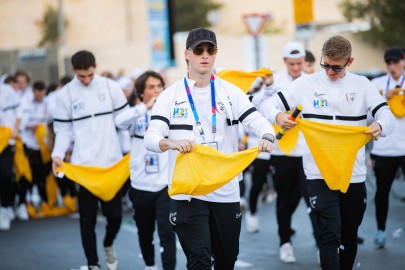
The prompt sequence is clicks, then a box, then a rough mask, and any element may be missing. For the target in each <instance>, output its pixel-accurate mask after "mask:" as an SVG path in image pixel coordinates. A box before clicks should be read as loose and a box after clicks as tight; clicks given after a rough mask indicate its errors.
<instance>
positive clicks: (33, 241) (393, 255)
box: [0, 178, 405, 270]
mask: <svg viewBox="0 0 405 270" xmlns="http://www.w3.org/2000/svg"><path fill="white" fill-rule="evenodd" d="M368 181H369V182H368V187H369V198H368V207H367V211H366V214H365V217H364V220H363V224H362V226H361V229H360V235H361V236H362V237H364V238H365V243H364V244H363V245H360V246H359V251H358V255H357V259H356V263H355V267H354V269H365V270H373V269H376V270H379V269H390V270H397V269H398V270H399V269H405V266H404V265H405V263H404V258H405V233H404V235H403V236H401V237H398V238H394V237H393V232H394V231H395V230H396V229H398V228H401V227H402V228H403V227H405V215H404V210H405V203H404V202H401V201H400V200H399V199H398V198H397V197H392V198H391V205H390V213H389V222H388V224H387V246H386V248H385V249H383V250H379V249H375V248H374V246H373V237H374V233H375V221H374V205H373V187H374V183H373V179H372V178H371V180H368ZM402 182H403V183H402ZM404 186H405V181H403V180H397V181H396V184H395V188H397V190H400V189H402V190H405V189H404ZM397 193H398V192H397ZM274 210H275V207H274V203H272V204H261V205H260V206H259V216H260V221H261V231H260V232H259V233H256V234H249V233H247V232H246V228H245V224H243V227H242V232H241V237H240V254H239V260H238V262H237V265H236V269H241V270H243V269H246V270H250V269H252V270H253V269H255V270H261V269H287V270H292V269H319V266H318V264H317V259H316V248H315V244H314V241H313V238H312V236H311V229H310V227H309V219H308V217H307V214H306V211H305V207H304V203H303V202H302V203H301V204H300V206H299V209H298V210H297V212H296V214H295V215H294V219H293V227H294V228H295V229H296V231H297V233H296V235H295V236H294V238H293V245H294V248H295V255H296V258H297V262H296V263H294V264H289V265H286V264H283V263H281V262H280V261H279V257H278V238H277V235H276V221H275V213H274ZM104 226H105V223H104V220H103V218H102V217H100V218H99V222H98V224H97V235H98V239H97V240H98V242H99V245H98V246H99V256H100V262H101V263H102V262H103V255H102V249H101V241H102V236H103V233H104ZM115 248H116V251H117V253H118V256H119V262H120V269H122V270H126V269H136V270H137V269H143V268H144V264H143V260H142V258H141V257H140V255H139V254H140V252H139V248H138V241H137V234H136V228H135V226H134V224H133V221H132V219H131V214H130V213H129V212H128V213H127V214H126V217H125V220H124V224H123V226H122V229H121V231H120V233H119V235H118V237H117V240H116V242H115ZM156 253H157V254H159V253H158V250H156ZM177 254H178V255H177V258H178V267H177V269H186V268H185V258H184V254H183V252H182V250H181V249H180V248H179V249H178V253H177ZM157 261H158V265H159V266H160V258H158V259H157ZM85 262H86V261H85V258H84V255H83V251H82V247H81V242H80V234H79V222H78V219H77V217H58V218H48V219H40V220H30V221H27V222H19V221H16V222H14V223H13V224H12V229H11V230H10V231H7V232H0V270H21V269H26V270H30V269H32V270H48V269H63V270H72V269H79V268H80V265H83V264H85ZM102 269H105V266H104V265H102Z"/></svg>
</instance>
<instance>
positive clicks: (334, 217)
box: [307, 179, 367, 270]
mask: <svg viewBox="0 0 405 270" xmlns="http://www.w3.org/2000/svg"><path fill="white" fill-rule="evenodd" d="M307 185H308V191H309V196H310V203H311V207H312V210H313V211H312V212H313V213H314V215H315V217H316V220H317V222H318V225H319V244H320V246H319V249H320V250H319V251H320V257H321V267H322V269H327V270H338V269H341V270H349V269H350V270H351V269H352V268H353V264H354V260H355V258H356V254H357V232H358V229H359V227H360V224H361V222H362V220H363V216H364V212H365V210H366V206H367V191H366V185H365V183H364V182H363V183H353V184H350V186H349V189H348V190H347V192H346V193H342V192H340V191H339V190H330V189H329V188H328V186H327V185H326V183H325V181H324V180H322V179H319V180H307ZM338 249H339V252H338Z"/></svg>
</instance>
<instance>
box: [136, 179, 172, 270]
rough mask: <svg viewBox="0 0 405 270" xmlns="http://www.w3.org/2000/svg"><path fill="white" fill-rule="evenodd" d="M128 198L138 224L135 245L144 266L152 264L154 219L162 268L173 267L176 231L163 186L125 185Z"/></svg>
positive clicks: (168, 198)
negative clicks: (156, 188) (155, 188)
mask: <svg viewBox="0 0 405 270" xmlns="http://www.w3.org/2000/svg"><path fill="white" fill-rule="evenodd" d="M128 195H129V198H130V199H131V201H132V206H133V208H134V210H135V214H134V220H135V222H136V226H137V227H138V237H139V245H140V247H141V251H142V256H143V259H144V261H145V264H146V266H153V265H155V248H154V246H153V233H154V231H155V223H156V222H157V229H158V234H159V239H160V247H161V248H162V249H163V251H162V252H161V259H162V264H163V269H164V270H169V269H170V270H173V269H175V268H176V235H175V232H174V228H173V225H172V224H171V223H170V221H169V213H170V197H169V194H168V193H167V188H164V189H162V190H161V191H158V192H149V191H144V190H139V189H135V188H133V187H132V186H129V189H128Z"/></svg>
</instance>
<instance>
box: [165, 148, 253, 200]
mask: <svg viewBox="0 0 405 270" xmlns="http://www.w3.org/2000/svg"><path fill="white" fill-rule="evenodd" d="M258 154H259V150H258V149H257V147H254V148H249V149H247V150H244V151H241V152H236V153H232V154H228V155H225V154H222V153H221V152H219V151H217V150H215V149H214V148H211V147H209V146H205V145H195V148H194V149H193V150H192V151H191V152H190V153H186V154H178V155H177V159H176V165H175V167H174V175H173V180H172V185H171V187H170V189H169V195H170V196H173V195H177V194H188V195H194V196H199V195H204V194H209V193H211V192H213V191H215V190H217V189H218V188H220V187H222V186H223V185H225V184H226V183H228V182H229V181H231V180H232V179H234V178H235V177H236V176H237V175H238V174H239V173H241V172H242V171H243V170H244V169H245V168H246V167H248V166H249V165H250V163H252V161H253V160H255V158H256V157H257V155H258Z"/></svg>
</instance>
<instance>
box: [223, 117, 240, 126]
mask: <svg viewBox="0 0 405 270" xmlns="http://www.w3.org/2000/svg"><path fill="white" fill-rule="evenodd" d="M226 123H227V124H228V126H233V125H239V121H238V120H232V122H231V119H229V118H226Z"/></svg>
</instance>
